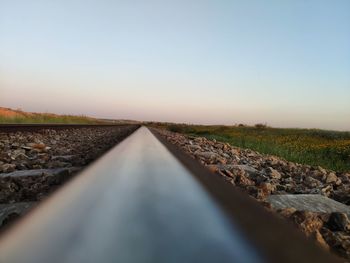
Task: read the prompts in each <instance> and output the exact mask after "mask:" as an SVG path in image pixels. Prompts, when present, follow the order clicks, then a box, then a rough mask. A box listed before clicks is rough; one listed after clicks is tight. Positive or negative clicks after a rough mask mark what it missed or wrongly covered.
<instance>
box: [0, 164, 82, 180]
mask: <svg viewBox="0 0 350 263" xmlns="http://www.w3.org/2000/svg"><path fill="white" fill-rule="evenodd" d="M80 169H81V168H79V167H71V168H54V169H34V170H20V171H14V172H11V173H2V174H0V178H1V177H26V176H34V177H35V176H41V175H43V174H47V175H62V174H67V173H73V172H76V171H79V170H80Z"/></svg>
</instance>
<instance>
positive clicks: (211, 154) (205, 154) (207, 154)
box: [194, 151, 218, 160]
mask: <svg viewBox="0 0 350 263" xmlns="http://www.w3.org/2000/svg"><path fill="white" fill-rule="evenodd" d="M194 154H195V155H197V156H199V157H202V158H205V159H208V160H214V159H215V158H217V157H218V155H217V154H216V153H214V152H200V151H197V152H195V153H194Z"/></svg>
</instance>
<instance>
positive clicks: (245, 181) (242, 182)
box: [235, 174, 255, 187]
mask: <svg viewBox="0 0 350 263" xmlns="http://www.w3.org/2000/svg"><path fill="white" fill-rule="evenodd" d="M235 184H236V185H239V186H244V187H245V186H252V185H255V183H254V182H253V181H252V180H250V179H249V178H248V177H246V176H245V175H244V174H238V175H237V176H236V180H235Z"/></svg>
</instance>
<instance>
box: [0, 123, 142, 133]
mask: <svg viewBox="0 0 350 263" xmlns="http://www.w3.org/2000/svg"><path fill="white" fill-rule="evenodd" d="M128 125H138V124H124V123H120V124H119V123H118V124H41V123H40V124H0V132H4V133H10V132H18V131H21V132H24V131H28V132H39V131H42V130H46V129H50V130H62V129H81V128H98V127H119V126H128Z"/></svg>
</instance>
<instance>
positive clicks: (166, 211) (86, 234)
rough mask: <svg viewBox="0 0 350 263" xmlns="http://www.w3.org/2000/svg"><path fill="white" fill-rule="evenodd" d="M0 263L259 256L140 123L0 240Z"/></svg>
mask: <svg viewBox="0 0 350 263" xmlns="http://www.w3.org/2000/svg"><path fill="white" fill-rule="evenodd" d="M0 262H6V263H7V262H9V263H24V262H26V263H47V262H52V263H56V262H57V263H58V262H66V263H73V262H74V263H79V262H84V263H85V262H103V263H105V262H106V263H107V262H108V263H109V262H152V263H153V262H174V263H175V262H176V263H177V262H247V263H249V262H264V260H263V259H262V258H261V257H259V255H258V254H257V252H256V250H255V249H254V248H253V246H251V245H250V244H249V243H248V242H247V240H245V238H244V237H243V236H242V235H241V233H240V231H239V230H237V228H236V227H235V226H234V225H233V224H231V223H230V222H229V221H228V220H227V219H226V217H225V216H224V214H223V213H222V211H221V210H220V209H219V208H218V206H217V205H216V203H215V201H213V199H211V197H210V196H209V195H208V194H207V193H206V192H205V190H204V188H202V186H201V185H200V184H199V183H198V182H197V181H196V180H195V179H194V178H193V177H192V176H191V174H190V173H189V171H188V170H187V169H186V168H185V167H184V166H183V165H182V164H181V163H180V162H179V161H178V160H177V159H176V158H175V157H174V156H173V155H172V154H171V153H170V152H169V151H168V150H167V149H166V148H165V146H164V145H163V144H162V143H161V142H160V141H159V140H157V139H156V138H155V137H154V135H153V134H152V133H151V132H150V131H149V130H148V129H147V128H145V127H141V128H140V129H138V130H137V131H135V132H134V133H133V134H132V135H130V136H129V137H128V138H126V139H125V140H124V141H123V142H121V143H120V144H118V145H117V146H116V147H114V148H113V149H112V150H110V151H109V152H108V153H107V154H106V155H104V156H103V157H102V158H101V159H99V160H98V161H96V162H95V163H94V164H93V165H92V166H90V167H89V168H88V169H86V170H85V171H83V172H82V173H81V174H80V175H78V176H77V177H76V178H75V179H74V180H73V181H71V182H70V183H68V185H66V186H65V187H64V188H62V189H60V190H59V191H58V192H57V193H55V194H54V195H53V196H52V197H51V198H49V199H48V200H46V201H45V202H43V203H42V204H41V205H39V207H38V208H37V209H35V210H34V211H33V212H32V213H30V214H29V215H28V216H27V217H25V218H23V220H21V221H20V222H19V223H18V224H17V225H15V226H14V228H12V229H10V231H9V232H8V233H7V234H5V236H3V237H2V239H1V240H0Z"/></svg>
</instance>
